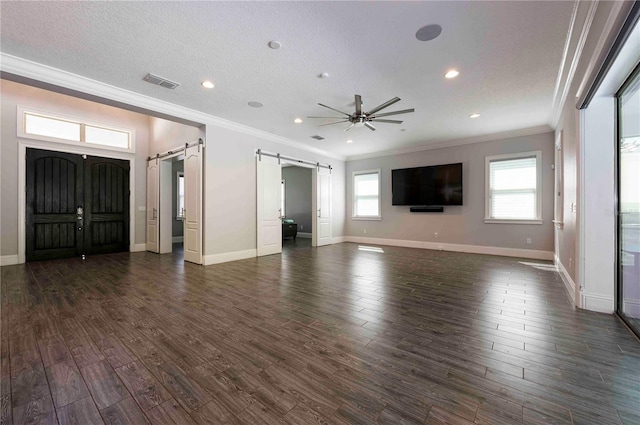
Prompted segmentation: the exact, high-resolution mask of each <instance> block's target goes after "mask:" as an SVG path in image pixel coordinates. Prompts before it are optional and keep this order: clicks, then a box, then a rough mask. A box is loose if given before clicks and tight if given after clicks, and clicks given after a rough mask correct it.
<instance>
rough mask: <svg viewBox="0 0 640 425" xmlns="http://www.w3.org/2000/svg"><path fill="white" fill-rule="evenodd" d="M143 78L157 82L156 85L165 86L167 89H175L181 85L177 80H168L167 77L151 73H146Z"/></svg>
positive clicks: (149, 81)
mask: <svg viewBox="0 0 640 425" xmlns="http://www.w3.org/2000/svg"><path fill="white" fill-rule="evenodd" d="M143 80H145V81H146V82H147V83H151V84H155V85H156V86H160V87H164V88H165V89H171V90H173V89H175V88H176V87H178V86H179V85H180V84H179V83H176V82H175V81H171V80H167V79H166V78H162V77H159V76H157V75H154V74H151V73H149V74H147V75H145V76H144V78H143Z"/></svg>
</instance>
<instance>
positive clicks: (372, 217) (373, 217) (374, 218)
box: [351, 216, 382, 221]
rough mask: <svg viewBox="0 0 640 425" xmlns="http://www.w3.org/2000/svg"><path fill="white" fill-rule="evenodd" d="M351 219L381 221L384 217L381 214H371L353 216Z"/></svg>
mask: <svg viewBox="0 0 640 425" xmlns="http://www.w3.org/2000/svg"><path fill="white" fill-rule="evenodd" d="M351 220H363V221H380V220H382V217H381V216H371V217H351Z"/></svg>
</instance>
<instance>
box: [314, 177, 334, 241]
mask: <svg viewBox="0 0 640 425" xmlns="http://www.w3.org/2000/svg"><path fill="white" fill-rule="evenodd" d="M313 180H314V182H313V189H314V191H315V193H314V194H313V212H314V214H313V235H312V241H311V242H312V245H313V246H322V245H329V244H330V243H331V172H330V170H328V169H326V168H320V169H318V168H316V169H315V170H314V171H313Z"/></svg>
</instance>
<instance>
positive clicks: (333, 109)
mask: <svg viewBox="0 0 640 425" xmlns="http://www.w3.org/2000/svg"><path fill="white" fill-rule="evenodd" d="M398 100H399V99H398ZM318 105H320V106H322V107H323V108H327V109H331V110H332V111H336V112H340V113H341V114H343V115H346V116H348V117H350V116H351V114H347V113H346V112H342V111H338V110H337V109H335V108H332V107H331V106H327V105H323V104H322V103H318Z"/></svg>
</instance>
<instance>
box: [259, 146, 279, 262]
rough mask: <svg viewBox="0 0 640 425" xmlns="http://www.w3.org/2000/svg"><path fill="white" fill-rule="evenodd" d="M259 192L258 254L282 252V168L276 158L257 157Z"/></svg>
mask: <svg viewBox="0 0 640 425" xmlns="http://www.w3.org/2000/svg"><path fill="white" fill-rule="evenodd" d="M256 161H257V162H256V167H257V168H256V176H257V181H256V186H257V189H258V191H257V192H258V193H257V197H258V199H257V207H258V211H257V232H258V234H257V239H258V243H257V254H258V257H260V256H262V255H271V254H279V253H281V252H282V219H281V218H280V217H281V207H280V205H281V204H280V202H281V199H280V197H281V193H280V185H281V182H282V168H281V167H280V164H278V160H277V159H276V158H271V157H267V156H262V157H260V156H258V158H257V159H256Z"/></svg>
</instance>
